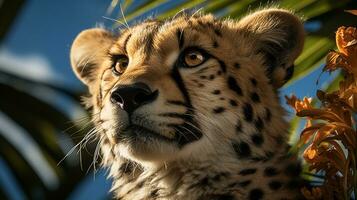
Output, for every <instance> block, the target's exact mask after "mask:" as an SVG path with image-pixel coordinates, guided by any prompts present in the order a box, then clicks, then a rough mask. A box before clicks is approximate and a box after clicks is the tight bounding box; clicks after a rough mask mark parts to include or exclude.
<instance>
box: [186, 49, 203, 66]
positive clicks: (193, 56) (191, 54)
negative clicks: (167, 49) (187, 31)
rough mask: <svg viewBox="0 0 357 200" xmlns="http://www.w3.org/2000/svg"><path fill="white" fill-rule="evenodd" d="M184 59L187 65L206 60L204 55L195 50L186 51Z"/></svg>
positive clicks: (197, 63) (194, 64) (198, 63)
mask: <svg viewBox="0 0 357 200" xmlns="http://www.w3.org/2000/svg"><path fill="white" fill-rule="evenodd" d="M184 59H185V64H186V65H187V67H196V66H198V65H200V64H202V63H203V62H204V61H205V60H206V58H205V56H204V55H203V54H202V53H201V52H200V51H197V50H190V51H187V52H186V53H185V58H184Z"/></svg>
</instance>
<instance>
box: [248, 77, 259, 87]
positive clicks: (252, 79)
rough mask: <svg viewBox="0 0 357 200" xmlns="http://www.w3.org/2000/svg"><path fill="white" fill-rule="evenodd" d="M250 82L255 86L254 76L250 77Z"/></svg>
mask: <svg viewBox="0 0 357 200" xmlns="http://www.w3.org/2000/svg"><path fill="white" fill-rule="evenodd" d="M250 82H251V83H252V85H253V86H257V84H258V82H257V80H256V79H255V78H250Z"/></svg>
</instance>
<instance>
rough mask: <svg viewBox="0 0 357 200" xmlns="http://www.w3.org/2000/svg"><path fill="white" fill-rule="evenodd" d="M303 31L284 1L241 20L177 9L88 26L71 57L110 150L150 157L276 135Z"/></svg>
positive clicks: (198, 154)
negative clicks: (121, 24) (168, 15)
mask: <svg viewBox="0 0 357 200" xmlns="http://www.w3.org/2000/svg"><path fill="white" fill-rule="evenodd" d="M303 38H304V32H303V27H302V23H301V21H300V19H299V18H298V17H296V16H295V15H293V14H292V13H290V12H288V11H285V10H281V9H267V10H262V11H257V12H254V13H252V14H250V15H248V16H246V17H244V18H243V19H241V20H240V21H234V20H217V19H215V18H214V17H213V16H212V15H200V16H188V15H182V16H176V17H174V18H172V19H169V20H167V21H156V20H149V21H145V22H142V23H140V24H137V25H135V26H133V27H131V28H127V29H124V30H122V31H120V33H118V34H115V33H111V32H109V31H107V30H104V29H100V28H94V29H89V30H85V31H83V32H81V33H80V34H79V35H78V36H77V38H76V39H75V41H74V42H73V45H72V49H71V55H70V57H71V64H72V67H73V70H74V72H75V74H76V75H77V77H78V78H79V79H80V80H81V81H82V82H83V83H84V84H86V85H87V86H88V88H89V92H90V94H91V98H90V102H91V105H92V112H93V116H94V117H93V118H94V121H95V122H96V126H97V128H98V129H99V130H100V133H99V137H100V141H102V143H103V146H104V144H106V146H109V150H106V151H109V152H110V154H112V156H114V157H116V156H121V157H124V158H126V159H129V160H132V161H136V162H139V163H141V164H152V163H164V162H169V161H173V160H179V159H201V158H202V157H207V156H205V155H210V154H215V153H220V152H226V151H231V149H232V145H233V149H234V145H235V144H240V145H238V146H239V147H238V148H241V149H240V150H239V151H241V152H242V156H245V155H244V154H247V153H248V154H249V152H250V150H251V148H257V149H258V148H260V147H259V146H262V145H263V146H264V145H272V142H274V137H275V136H276V135H274V134H276V133H275V131H274V130H277V129H278V128H281V127H282V126H284V125H281V127H279V126H280V125H279V124H282V123H281V122H280V121H281V120H282V118H281V115H282V114H283V111H282V109H281V106H280V105H279V100H278V97H277V90H278V89H279V87H280V86H282V85H283V84H284V83H285V82H286V81H287V80H288V79H289V78H290V77H291V76H292V73H293V70H294V68H293V63H294V60H295V59H296V58H297V56H298V55H299V54H300V53H301V50H302V47H303ZM269 123H271V125H269ZM264 125H265V127H269V128H270V130H271V131H270V132H263V131H262V128H263V127H264ZM242 126H243V127H242ZM284 128H285V127H284ZM275 139H276V138H275ZM280 139H281V138H280ZM264 141H268V142H266V144H264ZM249 144H253V145H249ZM244 145H248V148H250V149H248V150H249V151H248V150H247V149H246V147H244ZM247 151H248V152H247Z"/></svg>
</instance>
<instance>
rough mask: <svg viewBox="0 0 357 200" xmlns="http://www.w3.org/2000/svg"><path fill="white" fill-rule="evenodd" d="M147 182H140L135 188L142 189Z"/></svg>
mask: <svg viewBox="0 0 357 200" xmlns="http://www.w3.org/2000/svg"><path fill="white" fill-rule="evenodd" d="M144 184H145V182H144V181H141V182H139V183H138V184H137V185H136V186H135V187H136V188H142V187H143V186H144Z"/></svg>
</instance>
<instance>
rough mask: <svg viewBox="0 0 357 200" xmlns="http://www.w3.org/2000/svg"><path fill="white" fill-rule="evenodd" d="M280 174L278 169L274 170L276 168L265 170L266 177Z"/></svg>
mask: <svg viewBox="0 0 357 200" xmlns="http://www.w3.org/2000/svg"><path fill="white" fill-rule="evenodd" d="M278 174H279V172H278V170H277V169H276V168H274V167H267V168H265V170H264V175H265V176H276V175H278Z"/></svg>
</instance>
